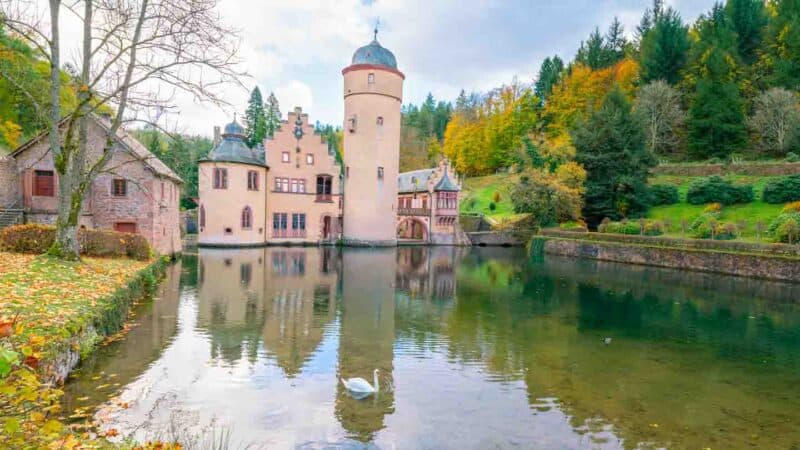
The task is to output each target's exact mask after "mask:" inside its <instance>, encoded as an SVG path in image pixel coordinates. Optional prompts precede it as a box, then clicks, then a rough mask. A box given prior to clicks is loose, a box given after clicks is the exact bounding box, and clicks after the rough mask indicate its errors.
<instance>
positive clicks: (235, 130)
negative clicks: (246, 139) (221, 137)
mask: <svg viewBox="0 0 800 450" xmlns="http://www.w3.org/2000/svg"><path fill="white" fill-rule="evenodd" d="M224 134H230V135H235V136H244V127H242V126H241V125H239V123H237V122H236V119H233V122H231V123H229V124H227V125H225V133H224Z"/></svg>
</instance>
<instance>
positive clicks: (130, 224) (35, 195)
mask: <svg viewBox="0 0 800 450" xmlns="http://www.w3.org/2000/svg"><path fill="white" fill-rule="evenodd" d="M109 131H110V121H109V120H108V118H106V117H101V116H96V115H93V116H92V120H90V121H89V127H88V136H89V155H88V159H89V161H90V162H91V161H97V159H98V158H99V156H100V153H101V152H102V149H103V146H104V143H105V141H106V138H107V136H108V132H109ZM115 137H116V142H117V144H116V146H115V147H114V148H113V150H112V152H113V155H112V157H111V159H110V160H109V162H108V163H107V164H106V168H105V169H104V170H103V171H101V173H99V174H98V175H97V176H96V177H95V179H94V180H93V181H92V184H91V186H90V187H89V189H88V191H87V193H86V196H85V198H84V201H83V211H82V214H81V217H80V219H79V224H80V226H81V227H85V228H98V229H104V230H116V231H120V232H127V233H136V234H140V235H142V236H144V237H145V238H146V239H147V240H148V241H149V242H150V245H151V246H152V247H153V249H154V250H155V251H156V252H158V253H159V254H165V255H169V254H173V253H176V252H180V251H181V233H180V227H179V225H180V219H179V201H180V189H181V185H182V184H183V180H181V178H180V177H179V176H178V175H177V174H175V172H173V171H172V170H171V169H170V168H169V167H167V166H166V165H165V164H164V163H163V162H162V161H161V160H159V159H158V158H157V157H156V156H155V155H153V154H152V153H150V152H149V151H148V150H147V149H146V148H145V147H144V146H143V145H142V144H141V143H140V142H139V141H137V140H136V139H135V138H133V137H132V136H131V135H129V134H128V133H127V132H125V131H124V130H122V129H119V130H118V131H117V133H116V136H115ZM57 194H58V174H57V172H56V170H55V167H54V163H53V155H52V154H51V152H50V148H49V144H48V140H47V133H42V134H40V135H39V136H37V137H35V138H33V139H31V140H30V141H28V142H26V143H25V144H23V145H21V146H20V147H19V148H17V149H16V150H15V151H14V152H12V153H11V154H10V155H9V156H8V157H6V158H4V159H0V216H2V215H5V217H6V218H7V217H9V216H13V215H15V214H16V215H17V217H18V218H19V219H17V220H16V221H24V222H26V223H46V224H53V223H55V220H56V217H57V207H58V203H57V198H56V196H57Z"/></svg>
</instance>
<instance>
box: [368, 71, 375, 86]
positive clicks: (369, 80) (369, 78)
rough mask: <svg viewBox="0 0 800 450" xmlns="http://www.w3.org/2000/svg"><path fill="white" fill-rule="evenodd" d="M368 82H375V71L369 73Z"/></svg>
mask: <svg viewBox="0 0 800 450" xmlns="http://www.w3.org/2000/svg"><path fill="white" fill-rule="evenodd" d="M367 83H369V84H375V74H374V73H371V74H369V75H367Z"/></svg>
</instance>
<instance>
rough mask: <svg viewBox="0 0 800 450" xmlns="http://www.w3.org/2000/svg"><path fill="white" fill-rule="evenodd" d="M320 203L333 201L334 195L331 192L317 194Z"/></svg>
mask: <svg viewBox="0 0 800 450" xmlns="http://www.w3.org/2000/svg"><path fill="white" fill-rule="evenodd" d="M317 202H318V203H333V195H331V194H317Z"/></svg>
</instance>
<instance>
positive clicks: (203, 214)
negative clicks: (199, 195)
mask: <svg viewBox="0 0 800 450" xmlns="http://www.w3.org/2000/svg"><path fill="white" fill-rule="evenodd" d="M205 227H206V208H205V206H203V205H200V231H203V228H205Z"/></svg>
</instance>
